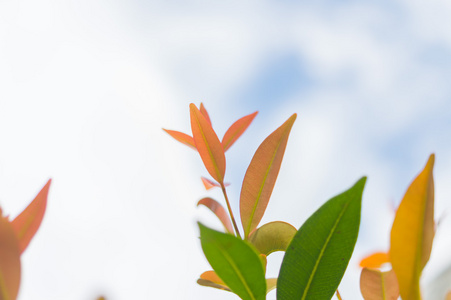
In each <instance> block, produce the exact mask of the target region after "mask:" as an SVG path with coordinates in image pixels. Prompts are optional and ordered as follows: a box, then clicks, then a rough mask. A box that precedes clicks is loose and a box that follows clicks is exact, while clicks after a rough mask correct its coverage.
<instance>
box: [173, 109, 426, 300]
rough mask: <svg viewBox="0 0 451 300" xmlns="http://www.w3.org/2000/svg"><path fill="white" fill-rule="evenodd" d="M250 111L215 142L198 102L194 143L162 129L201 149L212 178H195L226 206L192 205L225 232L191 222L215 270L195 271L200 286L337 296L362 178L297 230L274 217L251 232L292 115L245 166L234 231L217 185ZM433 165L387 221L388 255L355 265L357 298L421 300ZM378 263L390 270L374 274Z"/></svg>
mask: <svg viewBox="0 0 451 300" xmlns="http://www.w3.org/2000/svg"><path fill="white" fill-rule="evenodd" d="M256 115H257V112H254V113H252V114H250V115H247V116H245V117H243V118H241V119H239V120H238V121H236V122H235V123H234V124H233V125H232V126H231V127H230V128H229V129H228V130H227V132H226V134H225V135H224V137H223V139H222V141H220V140H219V138H218V136H217V134H216V132H215V130H214V129H213V127H212V125H211V120H210V116H209V114H208V112H207V110H206V109H205V107H204V105H203V104H202V103H201V105H200V108H199V109H198V108H197V107H196V106H195V105H194V104H190V117H191V130H192V137H191V136H190V135H188V134H185V133H182V132H178V131H173V130H167V129H164V130H165V131H166V132H167V133H168V134H170V135H171V136H172V137H174V138H175V139H177V140H178V141H180V142H182V143H183V144H185V145H187V146H189V147H191V148H192V149H194V150H196V151H197V152H198V153H199V155H200V157H201V159H202V161H203V163H204V165H205V168H206V169H207V172H208V173H209V174H210V176H211V177H212V179H208V178H205V177H201V179H202V182H203V184H204V186H205V188H206V189H207V190H208V189H211V188H215V187H219V188H220V189H221V190H222V193H223V195H224V201H225V204H226V206H227V210H226V209H225V208H224V207H223V206H222V205H221V204H220V203H219V202H218V201H216V200H214V199H212V198H209V197H207V198H203V199H201V200H200V201H199V203H198V205H204V206H206V207H208V208H209V209H210V210H211V211H212V212H213V213H214V214H215V215H216V216H217V217H218V218H219V220H220V221H221V222H222V224H223V225H224V228H225V233H222V232H218V231H215V230H213V229H210V228H208V227H206V226H205V225H203V224H200V223H199V229H200V240H201V245H202V249H203V252H204V254H205V257H206V258H207V260H208V262H209V263H210V265H211V266H212V268H213V270H212V271H206V272H204V273H202V274H201V275H200V278H199V280H198V283H199V284H200V285H203V286H208V287H213V288H217V289H221V290H225V291H229V292H233V293H235V294H236V295H238V296H239V297H240V298H241V299H266V293H267V292H269V291H270V290H272V289H274V288H276V287H277V298H278V299H281V300H291V299H293V300H297V299H331V298H332V297H333V295H334V293H335V292H337V297H338V298H339V299H341V295H340V294H339V293H338V290H337V288H338V286H339V284H340V281H341V279H342V277H343V275H344V273H345V270H346V268H347V265H348V263H349V260H350V258H351V255H352V252H353V250H354V246H355V244H356V241H357V236H358V232H359V225H360V212H361V202H362V194H363V189H364V186H365V182H366V177H363V178H361V179H359V180H358V181H357V182H356V183H355V184H354V185H353V186H352V187H351V188H350V189H348V190H347V191H345V192H343V193H341V194H339V195H337V196H335V197H333V198H332V199H330V200H329V201H327V202H326V203H325V204H324V205H323V206H321V207H320V208H319V209H318V210H317V211H316V212H315V213H313V214H312V215H311V216H310V218H308V220H306V221H305V223H304V224H303V225H302V226H301V228H299V230H296V228H294V227H293V226H292V225H290V224H288V223H285V222H282V221H277V222H271V223H268V224H264V225H262V226H260V227H259V223H260V221H261V219H262V217H263V215H264V213H265V210H266V207H267V205H268V202H269V200H270V197H271V193H272V190H273V188H274V185H275V183H276V179H277V176H278V173H279V170H280V167H281V163H282V159H283V156H284V152H285V148H286V145H287V142H288V137H289V135H290V131H291V129H292V127H293V124H294V122H295V120H296V114H293V115H292V116H291V117H290V118H288V120H287V121H285V122H284V123H283V124H282V125H281V126H280V127H279V128H277V129H276V130H275V131H274V132H272V133H271V134H270V135H269V136H268V137H267V138H266V139H265V140H264V141H263V142H262V143H261V145H260V146H259V147H258V149H257V151H256V152H255V154H254V156H253V158H252V160H251V162H250V164H249V167H248V169H247V171H246V174H245V176H244V180H243V184H242V188H241V194H240V219H241V224H242V231H240V229H239V228H238V225H237V222H236V220H235V216H234V214H233V212H232V209H231V206H230V202H229V199H228V196H227V191H226V184H224V176H225V170H226V158H225V152H226V151H227V150H228V149H229V148H230V147H231V146H232V145H233V144H234V143H235V142H236V141H237V139H238V138H239V137H240V136H241V135H242V134H243V133H244V131H245V130H246V129H247V128H248V126H249V125H250V123H251V122H252V120H253V119H254V117H255V116H256ZM433 165H434V155H433V154H432V155H431V156H430V158H429V160H428V163H427V164H426V167H425V168H424V170H423V171H422V172H421V173H420V175H418V177H417V178H416V179H415V180H414V181H413V183H412V184H411V186H410V187H409V189H408V190H407V192H406V195H405V196H404V198H403V200H402V202H401V204H400V206H399V208H398V210H397V213H396V218H395V221H394V223H393V228H392V231H391V247H390V251H388V252H380V253H375V254H372V255H370V256H369V257H367V258H365V259H364V260H362V261H361V267H362V268H363V270H362V274H361V282H360V288H361V292H362V295H363V298H364V299H366V300H379V299H380V300H384V299H397V298H398V297H399V295H400V296H401V297H402V299H404V300H417V299H421V293H420V284H419V282H420V276H421V271H422V270H423V268H424V266H425V265H426V263H427V261H428V260H429V256H430V253H431V248H432V240H433V237H434V229H435V223H434V220H433V215H434V213H433V211H434V183H433V177H432V169H433ZM275 251H285V252H286V253H285V256H284V259H283V262H282V265H281V268H280V272H279V277H278V279H277V278H268V279H266V280H265V272H266V271H265V269H266V259H267V256H269V255H270V254H271V253H273V252H275ZM385 263H390V264H391V265H392V270H389V271H381V270H380V268H381V266H382V265H383V264H385Z"/></svg>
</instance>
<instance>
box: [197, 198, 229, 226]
mask: <svg viewBox="0 0 451 300" xmlns="http://www.w3.org/2000/svg"><path fill="white" fill-rule="evenodd" d="M199 205H205V206H206V207H208V208H209V209H210V210H211V211H212V212H213V213H214V214H215V215H216V216H217V217H218V219H219V220H220V221H221V223H222V225H224V228H225V229H226V230H227V232H229V233H231V234H235V233H234V231H233V227H232V223H231V222H230V218H229V215H228V214H227V212H226V210H225V209H224V207H223V206H222V205H221V204H219V202H217V201H216V200H214V199H212V198H209V197H206V198H203V199H200V200H199V202H197V206H199Z"/></svg>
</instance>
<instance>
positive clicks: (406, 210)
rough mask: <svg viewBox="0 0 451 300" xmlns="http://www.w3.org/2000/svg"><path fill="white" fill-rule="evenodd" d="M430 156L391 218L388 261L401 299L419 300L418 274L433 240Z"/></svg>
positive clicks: (432, 163)
mask: <svg viewBox="0 0 451 300" xmlns="http://www.w3.org/2000/svg"><path fill="white" fill-rule="evenodd" d="M434 158H435V156H434V154H432V155H431V156H430V157H429V160H428V162H427V164H426V166H425V167H424V169H423V171H422V172H421V173H420V174H419V175H418V176H417V178H415V180H414V181H413V182H412V183H411V185H410V186H409V188H408V189H407V192H406V194H405V195H404V198H403V199H402V201H401V204H400V205H399V208H398V210H397V212H396V215H395V220H394V222H393V227H392V230H391V237H390V261H391V264H392V266H393V270H394V271H395V273H396V276H397V278H398V282H399V289H400V293H401V298H403V299H421V293H420V277H421V272H422V270H423V268H424V266H425V265H426V263H427V261H428V260H429V256H430V254H431V249H432V240H433V239H434V179H433V175H432V170H433V167H434Z"/></svg>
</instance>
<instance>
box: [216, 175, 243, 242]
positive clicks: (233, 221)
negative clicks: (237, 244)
mask: <svg viewBox="0 0 451 300" xmlns="http://www.w3.org/2000/svg"><path fill="white" fill-rule="evenodd" d="M220 185H221V189H222V193H223V194H224V198H225V201H226V203H227V209H228V210H229V214H230V218H231V219H232V224H233V227H234V228H235V231H236V235H237V236H238V237H239V238H240V239H241V235H240V231H239V230H238V226H237V225H236V222H235V217H234V216H233V212H232V208H231V207H230V202H229V197H227V192H226V189H225V186H224V183H223V182H220Z"/></svg>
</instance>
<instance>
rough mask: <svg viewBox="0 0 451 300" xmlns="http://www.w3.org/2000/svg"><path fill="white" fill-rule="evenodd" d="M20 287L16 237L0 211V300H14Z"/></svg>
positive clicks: (18, 252) (18, 254)
mask: <svg viewBox="0 0 451 300" xmlns="http://www.w3.org/2000/svg"><path fill="white" fill-rule="evenodd" d="M19 286H20V250H19V244H18V241H17V237H16V235H15V233H14V230H13V228H12V226H11V223H10V222H9V221H8V219H7V218H4V217H3V216H2V213H1V209H0V299H1V300H16V298H17V294H18V292H19Z"/></svg>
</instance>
